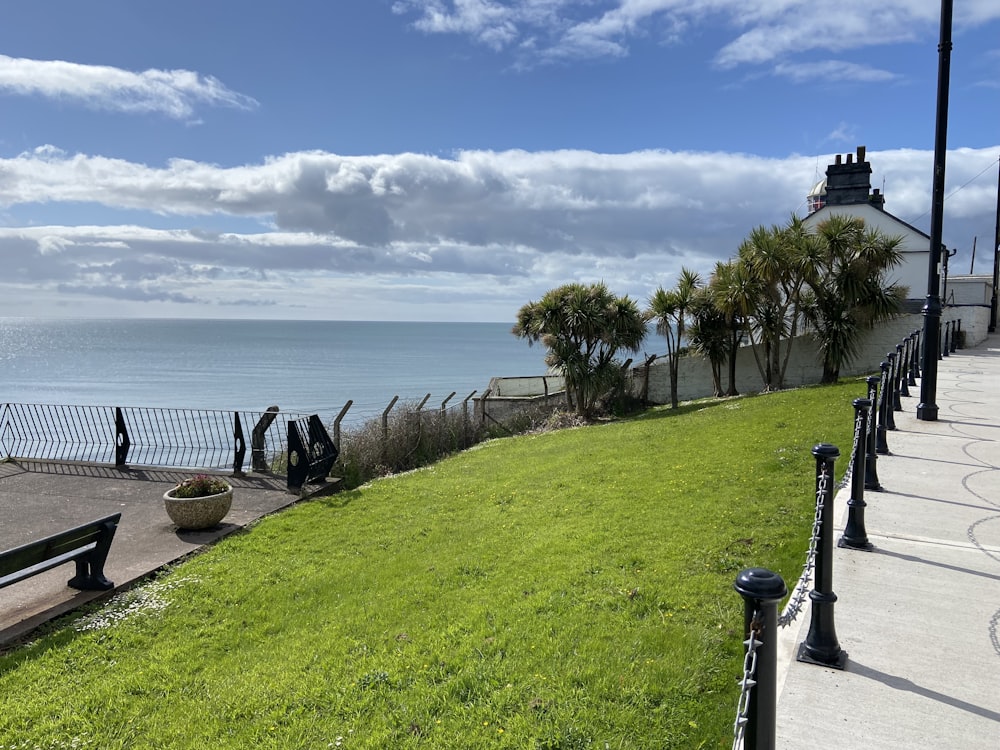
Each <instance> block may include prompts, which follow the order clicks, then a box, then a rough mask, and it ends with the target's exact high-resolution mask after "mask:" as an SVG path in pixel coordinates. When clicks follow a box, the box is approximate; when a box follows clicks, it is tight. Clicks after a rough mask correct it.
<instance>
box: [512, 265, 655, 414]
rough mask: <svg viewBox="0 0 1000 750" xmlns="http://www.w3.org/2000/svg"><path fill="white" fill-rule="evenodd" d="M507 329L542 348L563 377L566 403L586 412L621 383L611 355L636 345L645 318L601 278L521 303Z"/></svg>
mask: <svg viewBox="0 0 1000 750" xmlns="http://www.w3.org/2000/svg"><path fill="white" fill-rule="evenodd" d="M511 333H513V334H514V335H515V336H517V337H518V338H522V339H527V340H528V343H529V344H533V343H535V342H536V341H540V342H541V343H542V344H543V345H544V346H545V347H546V348H548V350H549V352H548V354H547V355H546V357H545V363H546V364H547V365H549V367H552V368H554V369H555V370H556V371H558V372H560V373H561V374H562V375H563V377H564V378H565V379H566V392H567V395H568V396H569V400H570V406H571V408H573V409H575V410H576V411H577V413H578V414H580V415H581V416H584V417H590V416H593V414H594V412H595V410H596V408H597V405H598V403H599V402H600V400H601V399H602V398H604V397H605V396H607V395H609V394H610V393H611V392H612V391H613V390H614V388H615V387H616V386H617V385H618V384H619V383H620V382H621V377H622V373H621V363H620V362H619V361H618V360H617V359H616V355H617V354H618V353H619V352H636V351H638V350H639V347H640V345H641V344H642V340H643V338H644V337H645V335H646V321H645V319H644V317H643V315H642V313H641V312H640V311H639V308H638V306H637V305H636V303H635V302H634V301H632V300H631V299H630V298H629V297H628V296H624V297H616V296H615V295H614V294H612V293H611V292H610V291H608V288H607V287H606V286H605V285H604V283H603V282H602V283H597V284H590V285H589V286H588V285H585V284H578V283H573V284H564V285H563V286H560V287H557V288H555V289H552V290H550V291H548V292H546V294H545V296H543V297H542V298H541V299H540V300H538V301H537V302H529V303H528V304H526V305H524V306H523V307H522V308H521V309H520V310H519V311H518V313H517V324H516V325H515V326H514V328H513V329H512V330H511Z"/></svg>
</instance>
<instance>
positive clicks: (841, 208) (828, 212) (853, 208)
mask: <svg viewBox="0 0 1000 750" xmlns="http://www.w3.org/2000/svg"><path fill="white" fill-rule="evenodd" d="M862 207H867V209H869V210H871V211H877V212H878V215H880V216H885V217H887V218H889V219H891V220H892V221H893V222H895V223H896V224H899V225H900V226H901V227H905V228H906V229H907V230H908V231H909V232H912V233H913V234H917V235H920V237H922V238H924V239H926V240H927V241H928V242H930V239H931V236H930V235H929V234H927V233H926V232H924V231H923V230H921V229H917V228H916V227H915V226H913V225H912V224H909V223H907V222H905V221H903V220H902V219H900V218H899V217H898V216H894V215H893V214H891V213H889V212H888V211H886V210H885V209H884V208H876V207H875V206H872V205H871V204H870V203H855V204H846V205H838V206H823V207H822V208H820V209H817V210H816V211H814V212H813V213H811V214H809V215H808V216H807V217H806V218H805V219H804V220H803V221H805V223H806V224H807V225H813V224H818V223H819V222H821V221H823V220H824V219H826V218H828V217H830V216H832V215H833V214H835V213H836V214H847V215H851V216H859V217H860V218H864V216H863V215H862V213H863V212H862V211H858V210H857V209H859V208H862ZM941 246H942V247H944V243H942V245H941Z"/></svg>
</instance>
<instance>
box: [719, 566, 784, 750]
mask: <svg viewBox="0 0 1000 750" xmlns="http://www.w3.org/2000/svg"><path fill="white" fill-rule="evenodd" d="M733 588H735V589H736V591H737V592H738V593H739V595H740V596H742V597H743V605H744V606H743V613H744V614H743V632H744V633H746V635H747V645H748V647H749V646H751V645H753V647H755V648H756V652H755V653H756V659H755V661H756V669H755V670H754V673H753V674H752V675H744V684H743V689H744V690H749V701H748V702H747V704H746V707H747V711H746V717H745V719H744V717H743V716H737V717H736V721H737V726H738V725H739V723H740V722H741V721H745V727H744V731H743V748H744V750H774V746H775V729H774V725H775V719H776V716H777V704H778V680H777V677H778V659H777V656H778V650H777V645H778V643H777V641H778V602H779V601H781V600H782V599H784V598H785V596H786V595H787V594H788V588H787V587H786V586H785V581H784V580H783V579H782V578H781V576H779V575H778V574H777V573H772V572H771V571H770V570H767V569H766V568H746V569H745V570H741V571H740V574H739V575H738V576H736V582H735V583H734V584H733ZM747 679H749V680H752V684H751V683H747V682H746V680H747ZM741 703H742V701H741Z"/></svg>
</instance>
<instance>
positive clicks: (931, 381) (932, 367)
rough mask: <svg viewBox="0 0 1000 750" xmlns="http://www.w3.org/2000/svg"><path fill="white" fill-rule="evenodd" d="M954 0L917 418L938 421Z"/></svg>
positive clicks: (945, 10) (943, 69)
mask: <svg viewBox="0 0 1000 750" xmlns="http://www.w3.org/2000/svg"><path fill="white" fill-rule="evenodd" d="M951 15H952V0H941V42H940V43H939V44H938V88H937V122H936V124H935V129H934V189H933V195H932V198H931V252H930V258H928V261H927V302H926V303H925V304H924V351H923V362H922V367H921V371H922V373H923V374H922V377H921V379H920V403H919V404H917V419H921V420H923V421H925V422H935V421H937V418H938V406H937V402H936V401H937V353H938V352H939V351H940V350H941V274H940V265H941V234H942V232H941V223H942V220H943V218H944V163H945V156H946V154H947V151H948V82H949V79H950V77H951Z"/></svg>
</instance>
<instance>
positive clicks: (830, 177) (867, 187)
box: [825, 146, 885, 209]
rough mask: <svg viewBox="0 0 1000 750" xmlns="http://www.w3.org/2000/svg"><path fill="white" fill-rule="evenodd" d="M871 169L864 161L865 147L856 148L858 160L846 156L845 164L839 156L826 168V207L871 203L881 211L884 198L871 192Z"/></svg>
mask: <svg viewBox="0 0 1000 750" xmlns="http://www.w3.org/2000/svg"><path fill="white" fill-rule="evenodd" d="M871 175H872V167H871V164H869V163H868V162H867V161H866V160H865V147H864V146H858V160H857V161H854V154H847V159H846V162H845V161H843V160H841V158H840V154H837V157H836V159H835V161H834V163H833V164H831V165H830V166H828V167H827V168H826V201H825V203H826V205H827V206H853V205H857V204H859V203H872V205H874V206H875V207H876V208H879V209H881V208H882V206H883V205H884V204H885V198H884V197H883V196H882V195H881V194H880V193H879V192H878V191H876V192H875V194H874V195H871V190H872V177H871Z"/></svg>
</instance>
